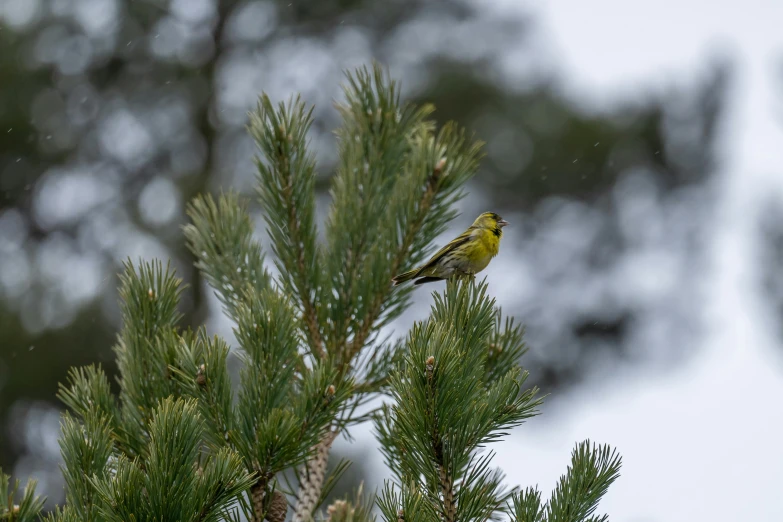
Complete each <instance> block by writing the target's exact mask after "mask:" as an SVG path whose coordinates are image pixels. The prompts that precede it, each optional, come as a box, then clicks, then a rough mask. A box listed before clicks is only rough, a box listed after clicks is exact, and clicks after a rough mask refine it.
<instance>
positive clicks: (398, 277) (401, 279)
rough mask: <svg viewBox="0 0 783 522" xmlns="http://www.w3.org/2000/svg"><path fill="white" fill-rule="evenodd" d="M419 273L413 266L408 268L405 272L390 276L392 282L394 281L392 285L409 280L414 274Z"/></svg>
mask: <svg viewBox="0 0 783 522" xmlns="http://www.w3.org/2000/svg"><path fill="white" fill-rule="evenodd" d="M418 273H419V269H418V268H414V269H413V270H408V271H407V272H403V273H402V274H400V275H396V276H394V277H393V278H392V283H394V286H397V285H401V284H402V283H404V282H405V281H410V280H411V279H413V278H414V277H416V275H417V274H418Z"/></svg>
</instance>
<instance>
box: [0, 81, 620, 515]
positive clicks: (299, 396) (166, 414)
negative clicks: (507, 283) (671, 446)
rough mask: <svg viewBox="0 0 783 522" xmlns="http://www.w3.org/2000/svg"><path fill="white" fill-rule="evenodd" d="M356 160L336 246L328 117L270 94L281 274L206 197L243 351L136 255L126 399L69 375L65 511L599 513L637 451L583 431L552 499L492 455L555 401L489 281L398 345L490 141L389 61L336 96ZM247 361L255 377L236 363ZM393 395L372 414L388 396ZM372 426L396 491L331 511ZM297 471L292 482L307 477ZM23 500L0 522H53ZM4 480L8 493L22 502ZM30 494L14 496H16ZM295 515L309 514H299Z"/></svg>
mask: <svg viewBox="0 0 783 522" xmlns="http://www.w3.org/2000/svg"><path fill="white" fill-rule="evenodd" d="M337 108H338V110H339V112H340V114H341V115H342V117H343V125H342V127H341V128H340V129H339V130H338V132H337V138H338V146H339V163H338V167H337V172H336V174H335V176H334V178H333V183H332V190H331V195H332V204H331V208H330V210H329V214H328V218H327V220H326V223H325V227H324V230H323V237H324V239H323V240H319V237H318V227H317V224H316V212H315V170H316V169H315V160H314V157H313V154H312V152H311V151H309V150H308V146H307V134H308V130H309V128H310V126H311V124H312V117H311V112H312V111H311V109H308V108H307V107H306V106H305V104H304V103H303V102H302V101H301V100H300V99H299V98H292V99H291V100H290V101H289V102H288V103H280V104H277V105H274V104H273V103H272V102H271V101H270V100H269V99H268V98H267V97H266V96H263V95H262V96H261V98H260V102H259V104H258V107H257V109H256V110H255V111H254V112H253V113H252V114H251V118H250V125H249V132H250V133H251V135H252V137H253V138H254V140H255V141H256V143H257V145H258V151H259V156H258V158H257V162H256V163H257V169H258V180H257V181H258V199H259V201H260V203H261V206H262V209H263V211H264V217H265V220H266V228H267V232H268V235H269V238H270V240H271V246H272V251H273V254H274V262H275V263H276V265H277V271H278V272H279V276H276V277H273V276H272V275H270V273H269V272H268V271H267V270H266V268H265V260H264V254H263V252H262V250H261V247H260V245H259V243H258V241H257V240H256V239H255V236H254V231H253V227H252V221H251V218H250V215H249V212H248V210H247V208H246V204H245V203H244V202H243V201H241V200H240V198H239V197H238V196H237V195H235V194H232V193H227V194H223V195H220V196H219V197H213V196H209V195H202V196H198V197H196V198H195V199H194V200H193V201H192V202H191V204H190V205H189V206H188V209H187V213H188V216H189V218H190V223H189V224H188V225H187V226H186V227H185V229H184V235H185V238H186V241H187V245H188V248H189V249H190V251H191V252H192V254H193V255H194V257H195V258H196V266H197V267H198V269H199V270H200V271H201V273H202V274H203V276H204V278H205V280H206V281H207V282H208V283H209V284H210V285H211V286H212V288H213V289H214V290H215V293H216V295H217V297H218V299H219V300H220V302H221V303H222V305H223V309H224V313H225V314H226V315H227V316H228V317H229V318H230V319H231V320H232V322H233V324H234V337H235V339H236V346H235V347H230V346H229V344H228V343H227V342H226V341H225V340H224V339H221V338H219V337H215V336H210V335H209V334H208V333H207V332H206V330H205V329H204V328H199V329H197V330H196V331H193V330H190V329H183V328H182V327H181V326H180V324H179V321H180V315H179V313H178V312H177V309H178V306H179V299H180V295H181V292H182V289H183V287H182V284H181V281H180V280H179V279H177V278H176V277H175V274H174V272H173V271H172V270H171V268H170V267H169V266H166V267H165V268H164V267H163V264H162V263H161V262H159V261H152V262H139V263H136V264H134V263H131V262H130V261H129V262H127V263H126V265H125V267H124V268H125V269H124V272H123V274H122V276H121V285H120V296H121V302H122V316H123V322H122V329H121V331H120V333H119V335H118V339H117V343H116V345H115V347H114V351H115V353H116V356H117V362H118V368H119V376H118V384H119V394H118V396H114V395H113V394H112V391H111V387H110V384H109V381H108V378H107V377H106V375H105V374H104V372H103V371H102V370H101V369H100V368H99V367H95V366H89V367H85V368H79V369H74V370H72V371H71V372H70V374H69V379H68V382H67V383H65V384H63V385H61V387H60V391H59V398H60V399H61V400H62V402H63V403H64V404H65V405H66V406H67V407H68V412H67V413H66V414H64V416H63V420H62V428H61V429H62V433H61V436H60V448H61V452H62V457H63V466H62V472H63V475H64V478H65V484H66V503H65V505H64V506H63V507H62V508H58V509H56V510H55V512H53V513H51V514H49V515H48V516H47V517H46V519H47V520H49V521H50V522H71V521H77V520H78V521H88V522H120V521H123V522H128V521H137V522H146V521H149V522H153V521H183V522H185V521H188V522H190V521H192V522H197V521H220V520H230V521H238V520H242V519H245V520H251V521H253V522H261V521H262V520H268V521H269V522H283V521H284V520H286V519H288V518H291V519H292V520H294V521H295V522H300V521H310V520H313V519H314V518H316V519H323V520H329V521H331V522H364V521H370V520H374V516H373V515H372V508H373V506H374V505H376V504H377V506H378V507H379V508H380V513H381V515H382V517H383V518H384V519H385V520H389V521H398V522H399V521H401V520H408V521H428V520H432V521H443V522H455V521H463V520H464V521H466V522H467V521H473V520H475V521H485V520H490V519H493V520H494V519H497V518H498V517H500V516H502V515H503V514H504V513H505V514H507V515H508V516H509V517H510V518H511V519H512V520H516V521H519V522H522V521H524V522H543V521H546V522H555V521H557V522H560V521H574V522H576V521H588V520H590V521H598V520H604V518H600V517H596V516H595V515H593V513H594V511H595V509H596V505H597V503H598V500H600V498H601V496H602V495H603V494H604V493H605V492H606V489H607V488H608V486H609V484H611V482H612V481H613V480H614V479H615V478H616V477H617V475H618V471H619V466H620V460H619V457H617V456H616V454H615V453H614V452H612V451H611V450H610V449H609V448H607V447H600V448H597V447H594V446H590V445H589V443H587V442H585V443H583V444H581V445H579V446H577V449H576V450H575V452H574V455H573V458H572V464H571V466H570V467H569V468H568V470H567V473H566V474H565V475H564V476H563V477H562V479H561V481H560V482H559V484H558V486H557V488H556V489H555V491H554V493H553V495H552V498H551V499H550V500H549V501H548V502H546V503H544V504H542V503H541V498H540V494H539V493H538V491H537V490H534V489H527V490H525V491H524V492H519V491H518V490H517V489H516V488H513V489H507V488H506V487H505V486H504V485H503V474H502V472H501V471H500V470H493V469H491V468H490V464H491V460H492V453H491V452H490V453H482V448H483V447H484V446H485V445H487V444H489V443H491V442H494V441H497V440H498V439H500V438H501V437H503V436H504V435H506V434H507V433H508V430H510V429H511V428H513V427H515V426H518V425H519V424H521V423H522V422H523V421H525V420H526V419H528V418H530V417H531V416H533V415H536V414H537V413H538V410H537V408H538V407H539V406H540V404H541V399H540V398H539V397H538V396H537V390H535V389H523V385H524V382H525V378H526V377H527V373H526V372H524V371H522V369H521V368H520V367H519V366H517V364H518V360H519V358H520V357H521V356H522V354H523V353H524V351H525V346H524V343H523V341H522V329H521V328H520V327H518V326H516V325H515V324H514V322H513V321H511V320H509V319H503V318H502V317H501V313H500V310H499V309H498V308H497V306H496V305H495V302H494V300H493V299H491V298H490V297H489V296H488V295H487V285H486V283H484V282H476V281H472V280H471V281H450V282H448V284H447V285H446V289H445V291H444V292H436V293H435V305H434V306H433V309H432V313H431V314H430V317H429V319H428V320H427V321H424V322H420V323H417V324H416V325H415V326H414V328H413V329H412V331H411V332H410V334H409V335H408V336H407V337H406V338H404V339H402V340H401V341H398V342H389V340H388V339H386V338H382V337H381V336H380V332H381V329H382V328H383V327H384V326H387V325H389V324H390V322H391V321H393V320H394V319H395V318H397V317H398V316H399V315H400V314H401V313H402V311H403V310H404V309H405V308H406V307H407V305H408V304H409V301H410V298H411V292H412V288H411V287H410V286H408V287H399V288H394V289H392V285H391V278H392V277H393V276H394V275H395V274H397V273H399V272H402V271H405V270H407V269H410V268H411V267H412V266H414V265H417V264H419V263H421V262H422V261H423V260H424V259H425V257H426V256H427V255H428V254H429V253H430V252H431V249H432V243H433V240H434V239H435V237H436V236H437V235H439V234H440V233H441V232H443V231H444V230H445V227H446V226H447V225H448V223H449V222H450V221H451V220H452V219H453V218H454V217H455V215H456V211H455V210H454V203H455V202H456V201H457V200H459V199H460V198H461V197H462V196H463V187H464V185H465V183H466V182H467V181H468V180H469V179H470V178H471V176H472V175H473V174H474V172H475V171H476V169H477V166H478V160H479V157H480V144H479V143H477V142H474V141H472V140H470V139H468V138H467V137H466V136H465V133H464V132H463V131H462V130H460V129H459V128H458V127H457V126H456V125H454V124H446V125H445V126H443V127H442V128H440V129H438V128H437V126H436V125H435V124H434V122H433V121H432V120H431V119H429V116H430V114H431V112H432V110H433V109H432V107H430V106H424V107H414V106H412V105H409V104H403V103H401V101H400V98H399V92H398V88H397V85H396V84H395V83H394V82H391V81H389V79H388V78H387V77H386V76H385V75H384V74H383V72H382V70H381V68H380V67H378V66H374V67H373V68H371V69H367V68H362V69H359V70H357V71H356V72H354V73H352V74H349V75H348V77H347V85H346V88H345V100H344V101H343V102H342V103H340V104H338V107H337ZM232 350H234V351H235V353H236V354H238V355H239V357H240V358H241V360H242V367H241V370H240V372H239V378H238V380H237V382H232V376H231V375H230V373H229V366H228V364H227V362H228V359H229V356H230V354H231V351H232ZM383 394H388V395H389V396H390V398H391V402H390V403H389V404H387V405H386V406H383V407H382V408H381V409H380V410H375V411H372V410H370V411H368V410H367V408H366V407H365V406H366V405H367V404H368V403H369V402H370V401H371V400H373V399H374V398H377V397H379V396H382V395H383ZM369 419H373V421H374V423H375V427H376V430H377V433H378V439H379V441H380V443H381V448H382V451H383V452H384V454H385V456H386V462H387V464H388V466H389V468H390V469H391V470H392V472H393V474H394V477H395V479H394V481H392V482H390V483H388V484H386V486H385V488H384V490H383V491H382V493H381V494H380V495H379V496H378V497H376V496H374V495H366V494H365V492H364V490H363V489H362V488H361V487H360V488H359V491H358V492H357V493H356V495H355V496H354V497H353V498H350V499H348V498H346V499H343V500H338V501H334V502H333V503H331V504H330V505H329V506H328V507H326V508H325V509H321V505H322V504H323V501H324V499H325V498H326V497H327V495H328V493H329V492H330V490H331V488H332V487H333V486H334V485H335V483H336V481H337V480H338V478H339V476H340V475H341V473H342V472H343V471H344V470H345V469H346V467H347V465H348V464H347V463H346V462H341V463H339V464H338V465H337V466H334V467H333V469H332V471H331V473H327V469H328V468H327V463H328V460H329V453H330V448H331V445H332V443H333V441H334V440H335V439H336V438H337V437H339V436H340V435H342V434H346V433H347V432H348V430H349V429H350V427H351V426H353V425H355V424H357V423H360V422H364V421H367V420H369ZM291 477H293V480H289V478H291ZM17 489H18V484H16V486H15V487H14V488H12V489H11V490H9V481H8V477H6V476H5V475H2V474H0V520H12V521H22V522H24V521H28V520H33V519H34V518H36V517H37V515H38V513H39V512H40V510H41V508H42V505H43V500H42V499H40V498H39V497H37V496H35V493H34V484H30V485H28V488H27V489H26V490H25V492H24V493H22V494H19V493H18V492H17ZM6 492H7V494H6ZM15 499H19V500H18V502H19V503H18V504H14V501H15ZM290 507H293V509H289V508H290Z"/></svg>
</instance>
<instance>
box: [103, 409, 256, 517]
mask: <svg viewBox="0 0 783 522" xmlns="http://www.w3.org/2000/svg"><path fill="white" fill-rule="evenodd" d="M203 430H204V424H203V421H202V419H201V418H200V416H199V414H198V408H197V406H196V404H195V402H194V401H192V400H188V401H183V400H177V401H174V400H171V399H165V400H163V401H161V403H160V406H159V407H158V408H156V409H155V410H154V412H153V413H152V418H151V421H150V424H149V432H150V437H149V440H150V442H149V445H148V447H146V448H145V451H144V452H143V455H142V457H141V459H135V460H133V461H131V460H129V459H128V458H127V457H126V456H125V455H120V456H119V458H118V459H117V462H116V470H115V473H114V474H113V475H112V476H111V477H108V476H106V477H100V476H93V477H92V478H90V482H91V484H92V485H93V487H94V488H95V492H96V494H97V497H98V498H99V499H100V503H99V504H98V513H99V514H100V516H101V517H102V519H103V520H106V521H108V522H126V521H128V520H137V521H139V522H145V521H150V522H151V521H153V520H181V521H188V522H200V521H214V522H217V521H218V520H221V519H222V518H223V515H224V514H225V513H226V512H227V511H228V510H229V509H230V508H231V507H232V506H233V505H234V504H235V503H236V502H237V500H238V497H239V495H240V494H242V493H243V492H244V491H246V490H248V489H249V488H250V486H251V485H252V484H253V482H254V478H253V477H252V476H251V475H249V474H248V473H247V472H246V471H245V470H244V467H243V466H242V462H241V461H240V460H239V458H238V457H237V456H236V455H234V454H233V453H232V452H231V451H230V450H229V449H227V448H224V449H221V450H219V451H218V452H217V453H215V454H213V455H210V456H208V457H206V459H203V458H202V456H201V451H200V445H201V440H202V438H201V434H202V433H203Z"/></svg>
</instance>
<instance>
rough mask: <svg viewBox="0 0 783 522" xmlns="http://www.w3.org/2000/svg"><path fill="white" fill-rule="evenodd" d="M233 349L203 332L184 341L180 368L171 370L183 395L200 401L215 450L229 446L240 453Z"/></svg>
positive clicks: (179, 354) (179, 352) (207, 434)
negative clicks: (229, 362) (231, 367)
mask: <svg viewBox="0 0 783 522" xmlns="http://www.w3.org/2000/svg"><path fill="white" fill-rule="evenodd" d="M228 353H229V347H228V345H227V344H226V342H225V341H224V340H222V339H220V338H218V337H213V338H209V337H208V336H207V333H206V330H204V329H200V330H199V332H198V333H197V334H196V335H195V336H186V337H184V338H182V339H181V341H180V342H179V343H178V347H177V364H176V365H172V366H171V368H170V370H171V372H172V374H173V375H174V378H175V379H176V380H177V382H178V383H179V385H180V387H181V389H182V391H183V393H184V394H185V395H188V396H190V397H194V398H197V399H198V402H197V404H198V407H199V412H200V414H201V417H202V418H203V419H204V421H205V425H206V431H205V439H206V441H207V443H208V444H210V446H211V447H212V449H213V450H217V449H219V448H221V447H223V446H225V445H228V446H229V447H231V448H232V449H236V445H235V439H236V433H235V430H236V411H235V408H234V405H233V393H232V391H231V379H230V377H229V375H228V368H227V366H226V363H227V360H228Z"/></svg>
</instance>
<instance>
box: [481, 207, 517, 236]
mask: <svg viewBox="0 0 783 522" xmlns="http://www.w3.org/2000/svg"><path fill="white" fill-rule="evenodd" d="M506 225H508V221H506V220H505V219H503V218H502V217H500V216H498V215H497V214H495V213H494V212H484V213H483V214H481V215H480V216H479V217H477V218H476V221H474V222H473V226H474V227H476V228H486V229H488V230H492V231H493V232H495V233H496V234H497V235H498V236H499V235H500V234H501V233H502V232H501V229H502V228H503V227H505V226H506Z"/></svg>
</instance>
